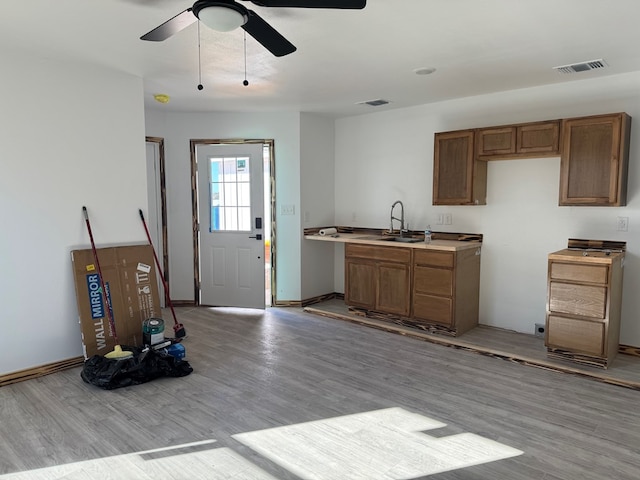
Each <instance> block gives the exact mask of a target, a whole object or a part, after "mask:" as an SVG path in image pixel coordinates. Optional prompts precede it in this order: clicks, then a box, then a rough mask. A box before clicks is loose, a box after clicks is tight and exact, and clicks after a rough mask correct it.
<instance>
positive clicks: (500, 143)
mask: <svg viewBox="0 0 640 480" xmlns="http://www.w3.org/2000/svg"><path fill="white" fill-rule="evenodd" d="M559 139H560V121H559V120H550V121H545V122H535V123H523V124H519V125H509V126H503V127H491V128H481V129H479V130H478V131H477V133H476V156H477V158H478V159H479V160H503V159H505V160H506V159H517V158H530V157H549V156H557V155H560V142H559Z"/></svg>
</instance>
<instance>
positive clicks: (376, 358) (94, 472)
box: [0, 307, 640, 480]
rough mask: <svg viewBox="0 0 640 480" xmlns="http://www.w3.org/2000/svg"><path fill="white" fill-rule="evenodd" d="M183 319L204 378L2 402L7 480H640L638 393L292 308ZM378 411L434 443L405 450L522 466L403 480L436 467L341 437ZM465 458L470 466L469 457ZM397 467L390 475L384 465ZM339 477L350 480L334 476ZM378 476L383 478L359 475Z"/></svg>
mask: <svg viewBox="0 0 640 480" xmlns="http://www.w3.org/2000/svg"><path fill="white" fill-rule="evenodd" d="M176 313H177V314H178V319H179V320H180V321H181V322H182V323H184V325H185V328H186V331H187V334H188V336H187V338H186V339H185V340H184V345H185V347H186V349H187V358H188V360H189V361H190V363H191V365H192V366H193V368H194V372H193V373H192V374H191V375H189V376H187V377H184V378H177V379H169V378H167V379H159V380H156V381H153V382H150V383H148V384H144V385H138V386H135V387H130V388H126V389H119V390H114V391H104V390H100V389H98V388H95V387H92V386H90V385H87V384H85V383H83V382H82V381H81V379H80V368H74V369H70V370H67V371H63V372H58V373H54V374H51V375H47V376H44V377H41V378H37V379H33V380H28V381H25V382H21V383H16V384H12V385H8V386H5V387H2V388H0V420H1V421H0V479H2V480H5V479H14V480H18V479H25V480H26V479H30V480H39V479H45V478H46V479H48V480H54V479H59V480H80V479H83V480H87V479H93V478H96V479H98V478H99V479H101V480H109V479H156V480H157V479H162V480H164V479H166V480H177V479H216V480H217V479H222V478H233V479H234V480H238V479H247V480H251V479H252V480H263V479H274V478H275V479H283V480H295V479H304V480H306V479H309V480H311V479H316V480H324V479H333V480H338V479H340V480H343V479H345V480H346V479H362V480H375V479H378V478H379V479H381V480H393V479H396V478H397V479H400V478H429V479H433V480H454V479H456V480H524V479H538V480H559V479H571V480H573V479H581V480H602V479H617V480H627V479H628V480H631V479H634V480H637V479H638V478H639V477H640V474H639V473H638V472H640V416H639V415H638V413H637V412H638V405H640V391H637V390H634V389H631V388H622V387H620V386H616V385H611V384H608V383H603V382H598V381H593V380H592V379H590V378H586V377H583V376H579V375H573V374H566V373H562V372H558V371H553V370H547V369H542V368H532V367H530V366H527V365H523V364H521V363H517V362H510V361H504V360H502V359H500V358H495V357H491V356H486V355H479V354H478V353H475V352H474V351H470V350H467V349H464V348H450V347H447V346H443V345H439V344H435V343H431V342H426V341H424V340H423V339H420V338H413V337H412V336H409V335H396V334H393V333H390V332H386V331H383V330H380V329H378V328H366V327H364V326H362V325H359V324H356V323H353V322H347V321H339V320H336V319H333V318H327V317H324V316H320V315H316V314H311V313H307V312H304V311H303V310H302V309H298V308H272V309H268V310H267V311H259V312H254V311H248V310H233V309H211V308H191V307H180V308H176ZM167 318H170V316H169V317H167ZM377 411H380V412H383V413H384V414H385V415H386V414H387V413H389V412H390V414H393V415H391V417H393V418H395V417H394V415H399V417H401V418H410V419H412V420H411V421H410V422H409V423H411V422H413V421H414V420H415V422H416V423H415V425H414V427H415V428H416V429H418V430H422V431H424V433H419V434H416V433H415V432H414V433H406V436H407V437H409V436H411V437H412V440H414V441H422V440H423V439H422V438H421V437H424V438H427V439H428V440H427V441H426V442H425V441H423V442H422V443H425V444H427V445H432V446H433V445H436V444H440V445H443V444H446V443H447V442H448V439H454V438H455V439H460V438H467V437H465V435H472V436H473V438H476V439H486V440H487V441H493V442H497V443H495V449H494V448H493V447H490V446H488V447H487V449H488V450H495V451H498V450H499V448H498V447H502V446H504V447H505V448H507V449H509V450H508V451H509V452H516V453H512V454H509V455H505V456H503V459H500V460H496V461H488V462H486V463H480V464H476V465H472V466H468V467H466V468H455V469H450V470H448V471H442V473H434V474H431V475H428V476H424V475H423V476H421V477H416V476H415V475H414V476H413V477H409V476H405V477H402V476H400V475H395V474H394V473H392V472H393V471H396V470H394V468H395V467H398V465H400V466H402V465H404V463H403V462H408V463H410V464H411V465H418V464H419V463H420V461H422V462H423V463H424V461H425V459H429V458H431V459H432V460H433V461H432V463H433V464H435V463H437V462H439V461H440V459H439V457H438V456H437V455H435V454H434V455H433V456H432V457H427V456H425V454H424V453H420V454H417V453H416V452H418V451H419V450H417V449H407V450H404V445H405V444H404V443H403V442H404V437H403V435H402V433H401V429H400V430H394V429H391V428H387V430H386V431H388V432H389V435H392V434H393V437H391V436H390V437H389V440H387V441H386V442H385V441H384V440H380V439H378V443H372V444H370V445H368V448H369V450H366V451H368V452H369V453H368V454H367V455H360V454H358V452H360V451H361V450H358V449H356V448H355V447H353V448H352V447H350V446H345V445H343V444H342V443H340V442H341V440H339V438H341V437H340V436H339V435H337V430H338V429H339V428H341V426H343V425H346V424H347V423H348V422H347V420H344V422H343V420H342V419H341V418H337V417H344V416H349V415H351V416H352V417H344V418H345V419H353V418H359V419H361V420H362V419H363V418H370V417H371V418H378V416H376V415H377V414H376V413H373V414H371V413H368V412H377ZM385 412H386V413H385ZM358 414H359V415H360V416H359V415H358ZM336 418H337V419H336ZM308 422H311V423H308ZM341 422H343V423H341ZM345 422H347V423H345ZM381 425H382V424H381ZM383 426H384V425H383ZM279 427H287V428H283V429H280V428H279ZM405 427H406V426H405ZM264 429H273V430H266V432H261V431H262V430H264ZM314 429H315V430H314ZM408 429H409V430H410V429H411V425H409V428H408ZM312 431H315V434H316V435H317V432H318V431H321V432H323V436H322V437H317V436H316V437H313V435H314V434H313V433H312ZM359 432H365V434H362V435H360V437H362V438H360V440H361V443H362V442H363V444H366V443H367V441H368V437H367V435H368V433H366V432H369V430H368V429H366V428H365V427H362V430H357V429H355V430H353V431H351V433H352V434H354V435H357V434H358V433H359ZM399 432H400V433H399ZM427 436H429V437H427ZM431 437H437V438H436V439H435V440H434V439H433V438H431ZM265 438H270V439H271V440H270V442H271V443H270V444H266V443H265V442H264V439H265ZM278 438H280V440H278ZM312 438H315V439H316V442H311V441H309V439H312ZM391 438H393V439H394V440H393V441H391V440H390V439H391ZM279 441H282V442H288V443H282V447H281V444H279V443H277V442H279ZM261 442H262V443H261ZM273 442H275V443H273ZM394 448H395V449H394ZM378 451H380V455H378V454H377V452H378ZM295 452H299V455H297V456H296V455H293V454H292V453H295ZM327 452H329V454H331V453H332V452H333V454H334V455H335V456H334V457H332V456H331V455H329V456H327V455H328V453H327ZM390 452H392V453H393V455H392V456H390V455H391V453H390ZM517 452H522V453H521V454H518V453H517ZM316 454H317V455H316ZM456 455H458V457H459V458H458V460H460V461H462V460H466V459H467V457H469V456H470V452H466V451H464V450H460V451H459V452H457V453H456ZM419 457H420V458H419ZM313 458H318V459H320V458H322V459H324V463H323V462H320V461H319V460H318V462H317V464H314V463H313V462H311V461H310V460H309V459H313ZM388 458H389V459H390V458H393V461H394V462H396V465H395V466H394V468H391V466H389V467H387V466H385V464H384V462H382V460H385V459H388ZM341 462H343V463H341ZM381 462H382V463H381ZM472 463H473V462H472ZM329 464H330V465H329ZM343 464H344V465H347V464H349V465H351V466H350V468H351V470H349V473H346V470H345V474H344V475H340V474H336V473H335V472H336V470H335V469H336V468H339V467H340V465H343ZM374 464H375V465H380V466H379V467H378V468H379V471H378V470H376V472H378V473H376V474H373V475H372V474H371V473H365V472H370V471H371V470H370V469H371V468H372V465H374ZM432 466H434V465H432ZM325 467H326V468H325ZM329 467H331V468H333V469H334V470H333V473H330V472H331V471H330V470H329ZM345 468H346V467H345ZM416 468H417V467H416ZM367 469H369V470H367ZM396 469H397V468H396ZM311 470H313V472H311ZM310 472H311V473H310ZM314 472H315V473H314ZM354 472H355V473H354ZM358 472H360V474H358Z"/></svg>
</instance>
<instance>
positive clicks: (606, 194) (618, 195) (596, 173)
mask: <svg viewBox="0 0 640 480" xmlns="http://www.w3.org/2000/svg"><path fill="white" fill-rule="evenodd" d="M630 122H631V119H630V117H628V116H627V115H626V114H613V115H601V116H595V117H585V118H570V119H566V120H563V123H562V149H563V154H562V157H561V161H560V205H603V206H622V205H626V192H627V170H628V143H629V127H630Z"/></svg>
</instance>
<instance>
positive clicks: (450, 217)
mask: <svg viewBox="0 0 640 480" xmlns="http://www.w3.org/2000/svg"><path fill="white" fill-rule="evenodd" d="M444 224H445V225H452V224H453V215H452V214H450V213H445V214H444Z"/></svg>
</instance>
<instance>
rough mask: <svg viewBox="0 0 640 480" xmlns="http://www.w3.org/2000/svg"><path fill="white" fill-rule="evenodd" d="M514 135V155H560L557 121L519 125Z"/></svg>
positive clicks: (558, 123)
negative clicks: (515, 137) (515, 136)
mask: <svg viewBox="0 0 640 480" xmlns="http://www.w3.org/2000/svg"><path fill="white" fill-rule="evenodd" d="M516 135H517V140H516V153H517V154H519V155H524V154H527V155H528V154H537V153H540V154H545V155H548V154H559V153H560V122H559V121H552V122H541V123H530V124H527V125H520V126H518V128H517V133H516Z"/></svg>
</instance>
